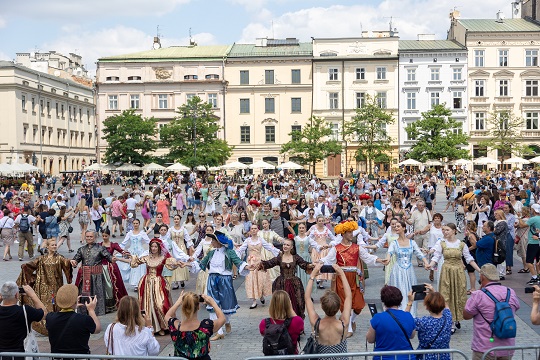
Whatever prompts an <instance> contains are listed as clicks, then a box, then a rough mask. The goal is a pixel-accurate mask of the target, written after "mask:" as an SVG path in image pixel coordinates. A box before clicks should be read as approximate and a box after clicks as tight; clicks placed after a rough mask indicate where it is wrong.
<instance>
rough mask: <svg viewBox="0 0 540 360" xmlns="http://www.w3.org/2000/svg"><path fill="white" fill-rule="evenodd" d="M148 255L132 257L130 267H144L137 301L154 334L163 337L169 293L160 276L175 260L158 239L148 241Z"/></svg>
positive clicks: (168, 306)
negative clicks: (150, 323)
mask: <svg viewBox="0 0 540 360" xmlns="http://www.w3.org/2000/svg"><path fill="white" fill-rule="evenodd" d="M149 249H150V253H149V254H148V255H145V256H143V257H138V256H137V255H135V256H133V257H132V259H131V266H132V267H133V268H137V267H139V266H141V265H146V266H145V268H146V269H147V273H146V274H145V275H144V276H143V277H142V278H141V280H140V281H139V291H138V293H139V301H140V303H141V310H144V311H146V316H147V317H149V318H151V319H152V327H153V331H154V333H159V335H165V330H167V323H166V322H165V314H166V313H167V311H169V308H170V307H171V304H172V300H171V292H170V288H169V284H168V283H167V281H165V279H164V278H163V276H162V272H163V269H164V268H165V267H167V268H169V269H170V270H173V269H174V268H175V267H176V260H175V259H174V258H172V257H171V256H170V254H169V253H168V252H167V250H166V249H165V247H164V246H163V243H162V242H161V240H159V239H155V238H154V239H152V240H150V245H149Z"/></svg>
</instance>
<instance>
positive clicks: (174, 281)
mask: <svg viewBox="0 0 540 360" xmlns="http://www.w3.org/2000/svg"><path fill="white" fill-rule="evenodd" d="M180 220H181V218H180V215H175V216H174V218H173V222H174V224H173V226H171V227H170V228H169V233H168V235H169V237H170V239H171V241H173V242H174V243H176V245H178V247H179V248H180V250H182V251H183V252H184V253H186V254H188V255H191V254H193V241H192V240H191V237H190V236H189V232H188V230H187V229H186V228H185V227H184V226H181V225H180ZM188 280H189V269H188V268H177V269H176V270H174V271H173V274H172V276H171V277H170V284H171V287H172V289H173V290H176V289H178V283H180V286H181V287H184V286H185V285H184V281H188Z"/></svg>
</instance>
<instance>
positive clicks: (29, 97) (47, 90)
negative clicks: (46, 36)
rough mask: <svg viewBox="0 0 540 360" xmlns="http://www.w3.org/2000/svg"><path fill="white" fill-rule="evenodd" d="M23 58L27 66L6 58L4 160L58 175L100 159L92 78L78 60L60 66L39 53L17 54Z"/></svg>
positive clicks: (0, 153) (2, 73) (0, 140)
mask: <svg viewBox="0 0 540 360" xmlns="http://www.w3.org/2000/svg"><path fill="white" fill-rule="evenodd" d="M51 53H52V54H55V53H54V52H51ZM38 55H40V54H38ZM41 55H43V54H41ZM19 60H20V61H21V62H22V63H23V64H25V65H26V66H23V65H21V64H17V63H13V62H9V61H0V114H2V130H3V131H2V132H0V162H11V163H15V162H18V163H29V164H35V165H36V166H38V167H40V168H41V169H42V170H43V171H44V172H45V173H52V174H58V173H59V172H60V171H66V170H67V171H73V170H82V169H83V168H84V167H85V166H86V165H89V164H90V162H91V161H92V160H94V159H95V158H96V135H97V127H96V122H95V105H94V90H93V88H92V86H91V85H92V83H91V80H90V79H88V78H87V77H86V76H85V75H86V73H85V72H84V71H82V70H80V69H79V70H80V72H77V68H81V69H82V67H80V66H74V65H75V63H74V62H73V63H69V61H68V62H67V63H66V64H64V65H63V68H59V67H55V66H56V63H55V61H54V60H53V61H50V59H46V58H39V57H38V58H36V57H35V55H34V54H17V61H19ZM38 63H39V65H38ZM77 65H78V64H77ZM31 68H34V69H35V70H33V69H31ZM75 74H76V75H75ZM87 85H89V86H87Z"/></svg>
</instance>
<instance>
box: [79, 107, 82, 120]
mask: <svg viewBox="0 0 540 360" xmlns="http://www.w3.org/2000/svg"><path fill="white" fill-rule="evenodd" d="M79 122H82V108H79Z"/></svg>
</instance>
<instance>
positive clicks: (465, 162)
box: [451, 159, 471, 165]
mask: <svg viewBox="0 0 540 360" xmlns="http://www.w3.org/2000/svg"><path fill="white" fill-rule="evenodd" d="M470 163H471V160H467V159H457V160H454V161H452V162H451V164H452V165H469V164H470Z"/></svg>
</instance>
